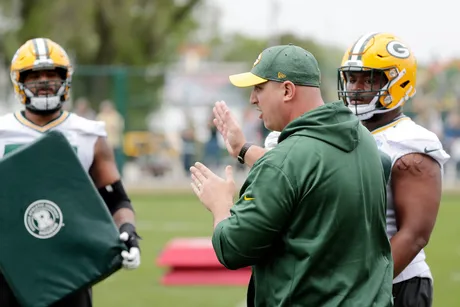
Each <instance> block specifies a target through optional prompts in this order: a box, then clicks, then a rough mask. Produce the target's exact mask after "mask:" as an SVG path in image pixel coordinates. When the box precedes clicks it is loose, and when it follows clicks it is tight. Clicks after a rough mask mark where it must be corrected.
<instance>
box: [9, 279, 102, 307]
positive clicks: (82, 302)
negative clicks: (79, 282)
mask: <svg viewBox="0 0 460 307" xmlns="http://www.w3.org/2000/svg"><path fill="white" fill-rule="evenodd" d="M0 306H1V307H21V305H19V303H18V301H17V300H16V297H15V296H14V294H13V292H12V291H11V289H10V287H9V286H8V284H7V283H6V280H5V278H4V277H3V275H2V274H0ZM92 306H93V303H92V293H91V289H83V290H80V291H77V292H75V293H73V294H71V295H69V296H67V297H65V298H63V299H62V300H60V301H58V302H56V303H54V304H53V305H52V306H50V307H92Z"/></svg>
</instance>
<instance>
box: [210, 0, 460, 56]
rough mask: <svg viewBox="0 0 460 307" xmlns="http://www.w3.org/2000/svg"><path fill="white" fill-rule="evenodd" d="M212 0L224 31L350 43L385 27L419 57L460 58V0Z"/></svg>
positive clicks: (383, 29)
mask: <svg viewBox="0 0 460 307" xmlns="http://www.w3.org/2000/svg"><path fill="white" fill-rule="evenodd" d="M208 1H209V2H212V3H215V5H217V6H218V7H219V8H220V9H221V14H222V15H221V19H220V22H221V28H222V30H223V31H225V32H230V31H240V32H245V33H251V34H253V35H256V36H266V35H269V33H273V31H283V32H284V31H285V30H289V31H291V32H295V33H298V34H299V35H302V36H310V37H314V38H315V39H318V40H319V41H321V42H324V43H328V44H335V45H337V46H339V47H342V48H346V47H348V45H350V44H351V43H352V42H354V40H356V39H357V38H358V37H359V36H360V35H362V34H364V33H367V32H373V31H378V32H382V31H385V32H391V33H394V34H395V35H397V36H399V37H401V38H402V39H403V40H404V41H405V42H406V43H407V44H408V45H409V46H410V47H411V48H412V51H413V52H414V54H415V56H416V57H417V58H418V60H419V61H420V62H426V61H427V60H429V59H431V58H433V57H434V56H436V57H437V58H439V59H449V58H452V57H459V58H460V2H457V1H452V0H436V1H428V0H420V1H416V0H399V1H398V0H385V1H372V0H345V1H343V0H322V1H321V0H319V1H309V0H231V1H230V0H208ZM271 3H278V9H276V10H273V9H272V7H273V6H272V5H271ZM275 12H277V13H276V14H275ZM344 51H345V49H344Z"/></svg>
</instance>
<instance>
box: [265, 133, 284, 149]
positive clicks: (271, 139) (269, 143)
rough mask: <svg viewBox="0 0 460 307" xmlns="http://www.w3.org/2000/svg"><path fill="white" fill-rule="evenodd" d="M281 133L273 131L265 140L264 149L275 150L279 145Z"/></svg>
mask: <svg viewBox="0 0 460 307" xmlns="http://www.w3.org/2000/svg"><path fill="white" fill-rule="evenodd" d="M280 134H281V132H278V131H272V132H270V133H269V134H268V135H267V137H266V138H265V142H264V147H265V149H268V150H272V149H273V148H275V147H276V145H278V137H279V136H280Z"/></svg>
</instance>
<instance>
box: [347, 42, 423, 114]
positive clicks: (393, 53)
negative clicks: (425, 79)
mask: <svg viewBox="0 0 460 307" xmlns="http://www.w3.org/2000/svg"><path fill="white" fill-rule="evenodd" d="M363 71H370V72H371V73H380V74H382V79H384V80H385V82H386V83H385V84H382V86H381V87H380V88H378V89H373V90H372V91H367V94H368V95H371V94H372V96H373V99H372V100H371V102H370V103H368V104H360V105H352V104H350V97H354V95H357V92H359V94H360V95H365V94H366V92H365V91H356V90H354V91H349V90H348V89H347V73H349V72H363ZM416 73H417V61H416V59H415V57H414V55H413V54H412V51H411V50H410V49H409V47H407V45H406V44H404V43H403V42H402V41H401V40H400V39H399V38H398V37H396V36H394V35H393V34H389V33H370V34H366V35H363V36H361V37H360V38H359V39H358V40H357V41H356V42H355V43H354V44H353V45H352V46H351V47H350V48H349V49H348V50H347V51H346V52H345V55H344V56H343V59H342V63H341V66H340V68H339V69H338V95H339V98H340V99H342V100H343V101H344V102H345V104H346V105H347V106H348V107H349V108H350V110H352V111H353V113H355V114H356V115H358V117H359V118H360V119H361V120H368V119H370V118H371V117H372V116H374V114H379V113H385V112H388V111H391V110H394V109H396V108H398V107H400V106H403V105H404V103H405V102H406V101H407V100H409V99H410V98H411V97H413V96H414V95H415V83H416Z"/></svg>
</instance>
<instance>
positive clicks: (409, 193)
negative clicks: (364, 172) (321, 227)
mask: <svg viewBox="0 0 460 307" xmlns="http://www.w3.org/2000/svg"><path fill="white" fill-rule="evenodd" d="M338 72H339V73H338V85H339V89H338V94H339V97H340V98H341V99H343V101H344V102H345V104H346V105H347V106H348V107H349V108H350V110H351V111H352V112H353V113H355V114H356V115H357V116H358V117H359V118H360V119H361V122H362V123H363V125H364V126H366V127H367V128H368V129H369V130H370V131H371V132H372V134H373V135H374V138H375V140H376V143H377V146H378V147H379V149H380V150H381V151H383V152H385V153H386V154H387V155H389V156H390V158H391V176H390V181H389V183H388V189H387V194H388V198H387V234H388V236H389V238H390V242H391V247H392V254H393V260H394V281H393V296H394V298H395V305H394V306H396V307H416V306H417V307H424V306H431V305H432V296H433V282H432V279H433V277H432V274H431V271H430V267H429V266H428V264H427V262H426V259H425V258H426V256H425V252H424V250H423V248H424V247H425V246H426V245H427V244H428V241H429V239H430V235H431V232H432V230H433V227H434V225H435V223H436V217H437V214H438V209H439V205H440V201H441V191H442V173H443V165H444V164H445V163H446V161H447V160H448V159H449V155H448V154H447V153H446V152H445V151H444V150H443V148H442V145H441V142H440V141H439V139H438V138H437V136H436V135H435V134H434V133H433V132H431V131H429V130H427V129H425V128H424V127H422V126H420V125H418V124H416V123H415V122H413V121H412V120H411V119H410V118H409V117H407V116H406V115H404V113H403V112H402V107H403V105H404V103H405V102H406V101H408V100H409V99H410V98H412V97H413V96H414V95H415V87H416V72H417V62H416V59H415V57H414V55H413V53H412V51H411V50H410V48H409V47H408V46H407V45H406V44H405V43H404V42H403V41H401V39H399V38H398V37H396V36H394V35H392V34H389V33H370V34H366V35H363V36H361V37H360V38H359V39H357V40H356V41H355V42H354V43H353V45H352V46H351V47H350V48H349V49H348V50H347V51H346V52H345V55H344V57H343V59H342V63H341V67H340V68H339V70H338Z"/></svg>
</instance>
